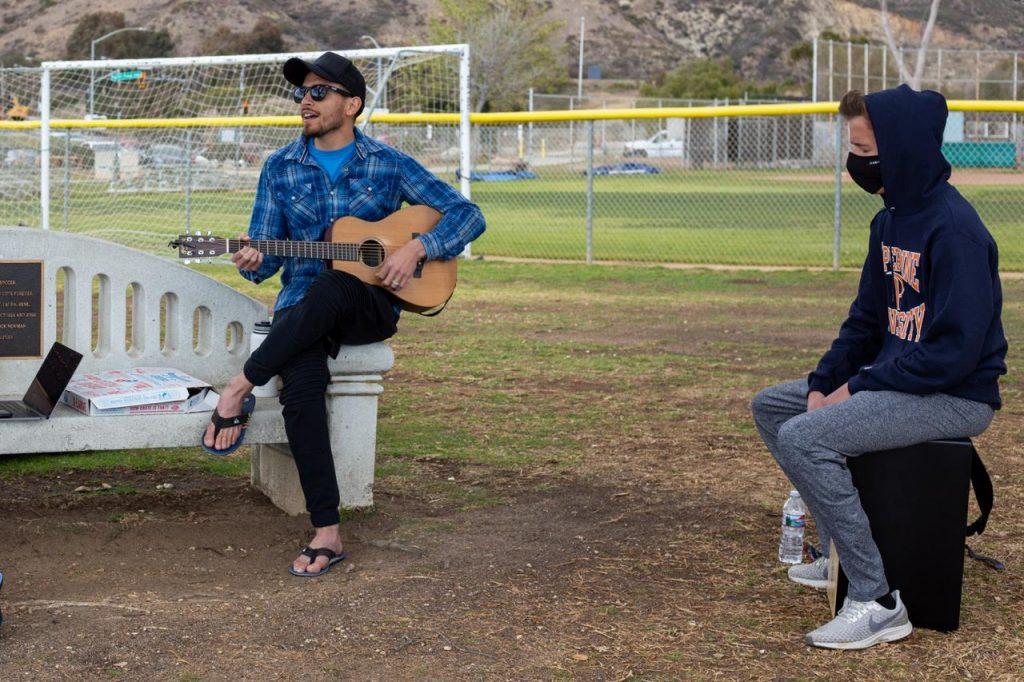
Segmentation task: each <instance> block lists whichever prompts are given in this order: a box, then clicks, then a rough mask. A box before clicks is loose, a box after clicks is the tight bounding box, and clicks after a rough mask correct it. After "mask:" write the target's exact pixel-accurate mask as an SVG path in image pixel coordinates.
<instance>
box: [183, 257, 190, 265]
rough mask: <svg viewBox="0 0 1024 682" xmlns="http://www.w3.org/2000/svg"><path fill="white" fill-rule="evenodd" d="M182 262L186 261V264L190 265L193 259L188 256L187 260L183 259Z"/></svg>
mask: <svg viewBox="0 0 1024 682" xmlns="http://www.w3.org/2000/svg"><path fill="white" fill-rule="evenodd" d="M182 263H184V264H185V265H189V264H190V263H192V259H191V258H186V259H185V260H183V261H182Z"/></svg>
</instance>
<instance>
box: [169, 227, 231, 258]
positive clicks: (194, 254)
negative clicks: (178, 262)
mask: <svg viewBox="0 0 1024 682" xmlns="http://www.w3.org/2000/svg"><path fill="white" fill-rule="evenodd" d="M167 245H168V246H170V247H171V248H172V249H177V250H178V258H183V259H185V262H186V263H189V262H192V261H193V260H195V261H200V260H202V259H204V258H206V259H212V258H213V257H215V256H223V255H224V254H226V253H228V240H227V239H225V238H223V237H217V236H214V235H213V234H211V233H210V232H207V233H206V234H203V233H202V232H194V233H189V232H186V233H185V234H179V235H178V237H177V239H172V240H171V241H170V242H168V243H167ZM208 262H212V261H209V260H208Z"/></svg>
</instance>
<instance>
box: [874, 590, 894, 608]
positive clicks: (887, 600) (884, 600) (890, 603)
mask: <svg viewBox="0 0 1024 682" xmlns="http://www.w3.org/2000/svg"><path fill="white" fill-rule="evenodd" d="M875 601H876V602H878V603H879V604H881V605H882V606H884V607H885V608H887V609H889V610H890V611H892V610H893V609H894V608H896V597H894V596H892V593H891V592H890V593H889V594H887V595H885V596H884V597H879V598H878V599H876V600H875Z"/></svg>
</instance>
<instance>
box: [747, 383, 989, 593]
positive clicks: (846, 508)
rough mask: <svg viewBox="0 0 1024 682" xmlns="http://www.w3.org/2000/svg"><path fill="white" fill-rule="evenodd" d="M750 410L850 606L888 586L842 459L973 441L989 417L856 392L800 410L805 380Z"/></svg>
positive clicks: (944, 402)
mask: <svg viewBox="0 0 1024 682" xmlns="http://www.w3.org/2000/svg"><path fill="white" fill-rule="evenodd" d="M751 410H752V411H753V413H754V423H756V424H757V428H758V430H759V431H760V432H761V437H762V438H763V439H764V442H765V445H767V446H768V449H769V450H770V451H771V453H772V456H773V457H775V460H776V461H777V462H778V463H779V466H780V467H782V470H783V471H784V472H785V473H786V476H787V477H789V480H790V482H791V483H792V484H793V486H794V487H795V488H796V489H797V490H798V491H800V495H801V497H803V499H804V502H805V504H806V505H807V507H808V508H809V509H810V511H811V514H812V515H813V516H814V520H815V523H816V524H817V527H818V538H819V540H820V541H821V544H822V546H823V547H824V551H826V552H827V551H828V542H829V539H830V538H831V539H832V540H833V541H834V542H835V543H836V549H837V550H838V551H839V555H840V556H841V557H842V560H843V570H844V571H845V572H846V576H847V577H848V578H849V580H850V587H849V595H850V599H853V600H855V601H870V600H872V599H877V598H878V597H882V596H884V595H886V594H888V593H889V584H888V582H886V579H885V571H884V569H883V568H882V558H881V556H880V555H879V553H878V547H877V546H876V545H875V541H874V539H873V538H872V537H871V527H870V526H869V525H868V519H867V516H866V515H865V514H864V508H863V507H862V506H861V504H860V497H859V496H858V495H857V489H856V488H854V487H853V479H852V478H851V477H850V471H849V469H847V468H846V458H847V457H853V456H856V455H860V454H863V453H865V452H873V451H875V450H888V449H891V448H901V447H906V446H909V445H914V444H917V443H921V442H924V441H928V440H936V439H943V438H966V437H969V436H976V435H978V434H979V433H981V432H982V431H984V430H985V429H986V428H987V427H988V425H989V423H990V422H991V421H992V416H993V411H992V408H991V407H989V406H988V405H986V404H985V403H979V402H975V401H973V400H965V399H964V398H956V397H953V396H950V395H946V394H944V393H935V394H932V395H925V396H920V395H912V394H910V393H898V392H895V391H860V392H858V393H855V394H853V396H851V397H850V399H849V400H847V401H845V402H843V403H840V404H838V405H831V406H829V407H824V408H821V409H819V410H815V411H814V412H807V380H806V379H802V380H800V381H792V382H789V383H785V384H778V385H777V386H772V387H770V388H766V389H765V390H763V391H761V392H760V393H758V394H757V395H756V396H754V400H753V403H752V404H751Z"/></svg>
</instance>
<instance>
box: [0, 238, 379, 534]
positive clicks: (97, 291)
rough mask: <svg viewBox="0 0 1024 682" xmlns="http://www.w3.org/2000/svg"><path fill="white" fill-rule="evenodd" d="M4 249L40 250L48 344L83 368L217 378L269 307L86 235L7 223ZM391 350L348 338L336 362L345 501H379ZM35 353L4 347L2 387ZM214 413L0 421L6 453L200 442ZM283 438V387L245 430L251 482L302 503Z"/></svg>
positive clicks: (12, 387) (12, 388) (26, 255)
mask: <svg viewBox="0 0 1024 682" xmlns="http://www.w3.org/2000/svg"><path fill="white" fill-rule="evenodd" d="M0 260H41V261H43V262H44V278H43V279H44V298H43V309H44V318H43V337H44V344H43V345H44V352H45V349H46V348H49V346H50V344H51V343H52V342H53V341H55V340H56V341H61V342H63V343H64V344H66V345H68V346H70V347H72V348H74V349H75V350H77V351H79V352H80V353H82V354H83V355H84V358H83V360H82V364H81V365H80V367H79V370H78V371H79V372H99V371H105V370H110V369H124V368H128V367H174V368H176V369H179V370H181V371H184V372H187V373H188V374H191V375H193V376H196V377H198V378H200V379H203V380H206V381H208V382H210V384H212V385H213V386H214V387H218V386H222V385H224V384H225V383H226V382H227V381H228V379H230V378H231V377H232V376H234V375H235V374H237V373H238V372H239V370H240V369H241V367H242V364H243V363H244V362H245V359H246V358H247V357H248V355H249V331H250V330H251V329H252V327H253V324H254V323H255V322H257V321H259V320H263V319H266V318H267V309H266V306H264V305H263V304H262V303H260V302H259V301H256V300H253V299H251V298H249V297H248V296H245V295H244V294H241V293H239V292H237V291H235V290H234V289H232V288H231V287H229V286H226V285H224V284H221V283H220V282H217V281H216V280H213V279H211V278H209V277H207V276H206V275H203V274H201V273H199V272H196V271H194V270H191V269H189V268H187V267H185V266H183V265H179V264H177V263H175V262H173V261H170V260H165V259H162V258H158V257H156V256H151V255H147V254H145V253H141V252H139V251H135V250H133V249H129V248H126V247H123V246H120V245H117V244H113V243H110V242H105V241H100V240H97V239H91V238H89V237H83V236H80V235H75V234H70V233H66V232H50V231H43V230H37V229H30V228H17V227H14V228H6V227H4V228H0ZM59 282H62V285H63V292H62V295H58V288H59V287H58V284H59ZM58 315H59V316H60V325H59V327H60V336H58ZM393 362H394V356H393V355H392V353H391V348H390V347H389V346H387V345H386V344H383V343H374V344H368V345H365V346H345V347H343V348H342V350H341V352H340V353H339V355H338V358H337V359H336V360H332V361H330V363H329V367H330V370H331V383H330V385H329V387H328V389H327V409H328V414H329V415H330V422H331V427H330V428H331V446H332V448H333V451H334V459H335V470H336V472H337V475H338V485H339V488H340V493H341V504H342V506H343V507H365V506H369V505H371V504H373V474H374V457H375V449H376V440H377V397H378V396H379V395H380V394H381V392H382V391H383V385H382V383H381V375H382V374H383V373H384V372H386V371H387V370H388V369H390V368H391V365H392V363H393ZM40 364H41V360H5V359H2V358H0V394H2V395H3V396H4V397H6V398H21V395H22V394H23V393H24V391H25V389H26V388H27V387H28V385H29V383H30V382H31V381H32V377H33V376H34V375H35V373H36V370H37V369H38V367H39V365H40ZM209 418H210V413H209V412H200V413H195V414H183V415H182V414H170V415H160V414H155V415H145V416H129V417H87V416H85V415H83V414H80V413H79V412H76V411H75V410H72V409H71V408H69V407H66V406H64V405H60V406H58V407H57V409H56V411H55V412H54V414H53V415H52V417H51V418H50V420H49V421H45V422H10V423H6V424H0V455H9V454H21V453H39V452H79V451H85V450H124V449H141V448H169V447H181V446H197V447H198V439H199V434H200V433H201V431H202V429H203V427H204V425H205V424H206V422H207V421H208V420H209ZM286 441H287V439H286V436H285V431H284V421H283V419H282V417H281V405H280V403H279V402H278V400H277V398H261V399H259V400H258V401H257V407H256V411H255V413H254V414H253V417H252V420H251V422H250V426H249V429H248V432H247V433H246V444H248V445H250V446H252V447H251V448H250V451H251V452H252V484H253V485H254V486H255V487H256V488H257V489H259V490H261V491H262V492H264V493H265V494H266V495H267V496H268V497H269V498H270V499H271V500H272V501H273V502H274V504H276V505H277V506H278V507H280V508H281V509H282V510H284V511H285V512H287V513H289V514H299V513H303V512H305V503H304V498H303V495H302V491H301V489H300V488H299V482H298V475H297V474H296V471H295V465H294V463H293V462H292V459H291V454H290V451H289V449H288V445H287V442H286ZM126 464H130V462H126Z"/></svg>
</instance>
